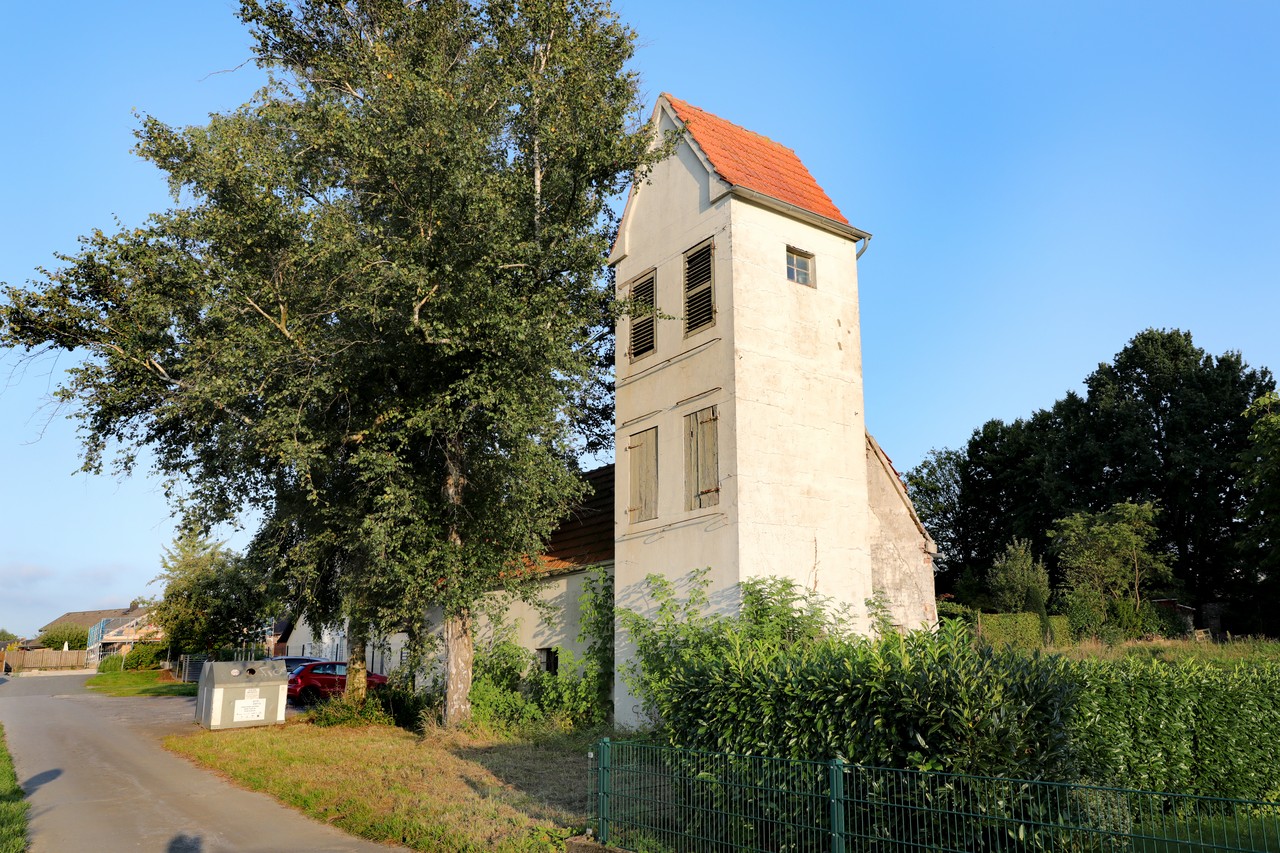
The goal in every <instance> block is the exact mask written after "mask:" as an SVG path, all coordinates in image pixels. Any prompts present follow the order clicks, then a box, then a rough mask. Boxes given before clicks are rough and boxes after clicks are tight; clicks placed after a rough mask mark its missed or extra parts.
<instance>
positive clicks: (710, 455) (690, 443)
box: [684, 406, 720, 509]
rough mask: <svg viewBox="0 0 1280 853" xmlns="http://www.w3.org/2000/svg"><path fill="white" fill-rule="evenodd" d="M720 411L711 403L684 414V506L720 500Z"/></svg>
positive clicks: (688, 507)
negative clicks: (718, 428)
mask: <svg viewBox="0 0 1280 853" xmlns="http://www.w3.org/2000/svg"><path fill="white" fill-rule="evenodd" d="M719 411H720V410H719V407H718V406H709V407H708V408H705V409H701V410H699V411H697V412H694V413H693V414H691V415H685V416H684V487H685V501H684V508H685V509H703V508H705V507H709V506H716V505H717V504H719V503H720V448H719V434H718V432H717V427H718V424H719V420H720V415H719Z"/></svg>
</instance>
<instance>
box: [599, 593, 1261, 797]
mask: <svg viewBox="0 0 1280 853" xmlns="http://www.w3.org/2000/svg"><path fill="white" fill-rule="evenodd" d="M769 583H770V584H771V585H772V586H770V587H769V588H768V589H763V590H762V588H761V587H760V586H759V585H758V584H756V583H755V582H748V583H747V584H746V585H744V586H745V588H746V591H747V597H748V598H753V599H754V601H755V606H754V607H752V608H749V609H748V611H744V613H743V614H740V615H739V616H735V617H728V616H705V615H699V614H698V613H696V612H694V608H686V607H681V606H677V605H675V604H673V602H672V592H671V588H670V587H669V586H668V587H666V588H665V589H662V588H659V589H656V590H654V592H656V599H657V600H658V602H659V604H660V605H661V604H663V603H664V601H665V607H660V614H661V615H660V616H659V617H657V618H654V619H650V620H646V619H643V618H641V617H638V616H636V615H635V614H625V615H624V618H623V623H624V625H625V626H626V628H627V630H628V631H629V632H631V634H632V638H633V640H634V641H635V642H636V649H637V661H636V664H635V666H633V668H632V672H631V678H632V686H633V690H635V691H636V692H637V694H638V695H639V696H640V697H641V699H642V700H643V701H644V703H645V707H646V708H647V709H648V711H649V713H650V715H651V716H652V718H653V722H654V723H655V726H656V727H655V732H656V734H657V735H658V736H659V737H660V738H661V739H663V740H665V741H666V742H668V743H670V744H671V745H673V746H680V747H687V748H693V749H702V750H708V751H714V752H731V753H739V754H750V755H770V756H781V757H787V758H802V759H814V760H824V759H829V758H833V757H837V756H839V757H841V758H843V759H845V760H846V761H849V762H852V763H858V764H867V765H876V766H882V767H900V768H910V769H918V770H946V771H952V772H959V773H969V774H975V775H985V776H1005V777H1015V778H1020V779H1042V780H1055V781H1080V780H1087V781H1091V782H1095V783H1101V784H1108V785H1116V786H1121V787H1135V788H1142V789H1146V790H1155V791H1170V792H1176V793H1194V794H1213V795H1217V796H1227V797H1238V798H1244V799H1277V798H1278V797H1280V666H1277V665H1275V664H1264V665H1241V666H1237V667H1235V668H1233V669H1228V668H1223V667H1214V666H1206V665H1200V664H1195V663H1179V664H1175V665H1171V664H1167V663H1163V662H1159V661H1147V662H1141V661H1131V660H1125V661H1118V662H1108V661H1097V660H1091V661H1070V660H1067V659H1066V658H1063V657H1060V656H1058V655H1044V654H1041V653H1039V652H1030V653H1028V652H1026V651H1019V650H1017V649H1014V648H1009V647H1000V648H997V647H994V646H992V645H991V644H989V643H986V642H983V641H982V640H980V639H975V638H974V636H973V633H972V631H971V630H970V628H969V627H968V626H967V625H965V624H963V623H961V622H960V621H958V620H944V621H943V623H942V625H941V626H940V627H939V628H938V629H937V630H935V631H916V632H912V633H910V634H908V635H906V636H899V635H897V634H895V633H886V634H885V635H884V636H883V637H880V638H878V639H872V638H866V637H859V636H855V635H852V634H851V633H850V632H848V631H847V630H844V623H843V622H841V621H839V620H832V621H831V622H829V623H826V624H823V623H821V621H820V620H817V619H815V617H814V614H815V609H814V605H815V602H814V600H813V599H812V596H810V595H808V594H807V593H805V592H804V591H803V590H798V589H796V588H794V587H791V586H789V585H787V584H786V583H781V584H779V582H777V581H776V580H773V581H769ZM695 589H696V586H695ZM770 594H779V595H783V596H785V597H786V598H787V599H788V600H789V601H791V602H792V603H793V604H794V603H796V602H800V603H801V604H802V605H803V606H802V607H801V609H800V612H801V614H803V615H802V616H801V617H797V618H798V619H802V620H803V621H804V624H803V626H802V627H803V629H804V630H801V631H799V632H798V633H797V632H796V631H794V630H788V629H787V628H786V627H785V625H784V626H783V628H782V630H779V626H778V624H777V620H778V619H779V618H781V619H783V620H784V621H785V620H786V619H787V618H789V617H786V616H785V614H784V615H782V616H781V617H780V616H779V612H780V611H779V610H778V609H776V608H770V607H761V606H760V599H761V597H762V595H763V597H764V598H765V599H767V598H768V597H769V595H770ZM664 596H665V598H664ZM762 613H769V614H770V620H771V622H772V623H773V624H772V625H771V629H770V630H764V627H765V626H763V625H761V624H755V623H754V622H753V620H757V621H758V620H759V617H760V614H762Z"/></svg>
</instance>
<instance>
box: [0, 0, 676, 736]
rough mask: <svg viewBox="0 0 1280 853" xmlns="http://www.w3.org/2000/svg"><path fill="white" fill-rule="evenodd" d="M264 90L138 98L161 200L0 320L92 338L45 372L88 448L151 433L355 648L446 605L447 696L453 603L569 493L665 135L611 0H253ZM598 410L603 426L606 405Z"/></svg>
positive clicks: (198, 496) (453, 714) (11, 297)
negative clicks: (154, 100) (168, 194)
mask: <svg viewBox="0 0 1280 853" xmlns="http://www.w3.org/2000/svg"><path fill="white" fill-rule="evenodd" d="M240 16H241V18H242V19H243V20H244V21H245V22H246V23H247V24H248V25H249V26H250V27H251V28H252V31H253V34H254V36H255V39H256V48H255V51H256V55H257V61H258V63H259V64H260V65H262V66H265V67H266V68H268V69H269V70H270V71H271V72H272V74H273V81H272V83H271V84H270V85H269V86H268V87H267V88H265V89H264V90H263V91H262V92H260V93H259V94H258V96H257V97H256V98H255V99H254V100H253V101H251V102H250V103H248V104H246V105H245V106H243V107H241V108H240V109H238V110H236V111H235V112H232V113H228V114H223V115H215V116H212V117H211V118H210V121H209V122H208V123H207V124H205V125H203V126H199V127H186V128H175V127H170V126H167V125H165V124H163V123H162V122H160V121H158V120H156V119H154V118H146V119H145V120H144V121H143V124H142V127H141V129H140V131H139V143H138V151H139V153H140V154H141V155H142V156H144V157H145V158H147V159H149V160H151V161H152V162H154V163H155V164H156V165H157V166H159V167H160V168H161V169H163V170H164V171H165V172H166V173H167V174H168V176H169V180H170V183H171V186H172V189H173V192H174V197H175V204H176V205H177V206H175V207H174V208H173V209H171V210H169V211H166V212H164V213H160V214H156V215H154V216H152V217H151V218H150V219H149V220H148V221H147V222H146V224H145V225H143V226H142V227H140V228H134V229H126V230H122V231H119V232H118V233H114V234H108V233H104V232H101V231H98V232H94V233H93V234H92V235H90V236H89V237H87V238H84V240H83V247H82V249H81V251H80V252H79V253H78V254H76V255H73V256H67V257H63V258H62V259H61V260H62V265H61V267H60V268H59V269H57V270H56V271H54V272H51V273H46V274H45V277H44V278H43V279H42V280H40V281H37V282H36V283H34V284H32V285H29V286H27V287H7V288H6V290H5V296H6V304H4V305H3V306H2V307H0V321H2V322H3V327H2V328H0V341H2V342H3V343H4V344H6V345H9V346H18V347H26V348H28V349H34V350H39V349H41V348H54V349H63V350H70V351H75V352H77V353H81V354H83V355H84V360H83V362H82V363H81V364H80V365H79V366H78V367H76V368H74V369H73V370H71V371H70V373H69V376H68V380H67V382H66V384H65V385H64V386H63V387H62V388H61V389H60V390H59V392H58V393H59V396H60V397H61V399H62V400H64V401H66V402H67V403H69V404H72V405H73V406H75V410H76V413H77V414H78V415H79V416H80V418H81V420H82V425H83V429H84V436H85V467H86V468H87V469H89V470H99V469H100V468H101V467H102V466H103V464H104V458H105V454H106V453H107V452H108V450H109V449H110V448H111V447H112V446H118V447H120V448H122V449H123V453H122V454H120V455H119V456H117V457H116V459H117V462H118V464H119V466H120V468H121V469H122V470H124V471H126V472H127V471H128V470H130V469H131V467H132V465H133V464H134V459H135V457H134V455H133V454H134V452H135V451H136V450H137V449H138V448H143V447H146V448H150V449H151V450H152V451H153V454H154V458H155V460H156V467H157V468H158V469H159V471H160V472H161V473H162V474H163V475H164V476H166V477H168V478H170V479H171V480H173V481H174V482H175V483H180V484H182V488H181V489H179V490H175V494H181V495H182V507H183V510H184V512H185V513H186V514H187V516H188V517H189V519H190V520H191V521H193V522H195V523H197V524H204V525H207V524H209V523H211V522H215V521H219V520H222V519H226V518H231V517H234V516H236V515H237V514H238V513H240V512H242V511H244V510H246V509H255V510H257V511H258V512H259V513H260V515H261V517H262V518H263V519H264V521H263V524H262V527H261V529H260V530H259V532H258V533H257V535H256V537H255V539H254V541H253V543H252V545H251V546H250V548H249V550H248V558H249V559H250V560H251V561H252V562H253V563H254V564H255V565H257V566H259V567H262V568H263V569H264V570H265V569H266V568H267V567H270V568H271V570H272V571H274V572H276V573H277V575H278V577H280V578H281V579H283V580H286V581H287V582H288V584H289V586H290V588H291V594H292V595H293V597H294V598H296V600H297V601H298V602H299V603H300V605H301V608H302V610H303V612H305V613H306V615H307V616H309V617H310V618H311V619H312V620H313V621H314V622H316V623H318V624H333V623H336V622H338V621H340V620H341V621H345V622H346V624H347V625H348V636H349V639H350V641H351V668H350V673H351V677H350V678H349V679H348V683H349V690H351V691H353V692H356V693H360V692H361V691H362V690H363V666H364V645H363V643H364V641H365V639H366V638H367V637H369V636H372V635H373V634H375V633H377V632H381V631H391V630H399V629H408V630H411V631H413V632H416V633H421V630H422V626H421V624H420V623H421V618H422V613H423V612H424V610H425V609H426V608H427V607H428V606H430V605H437V606H439V607H440V608H441V609H442V611H443V614H444V630H445V636H446V641H447V642H446V645H447V660H448V679H447V691H446V694H447V695H446V717H447V719H448V720H449V721H451V722H452V721H456V720H460V719H462V718H464V717H465V716H466V715H467V714H468V713H469V703H468V699H467V695H468V693H469V689H470V670H471V659H472V650H471V639H470V630H469V629H470V620H471V612H472V608H473V606H474V604H475V603H476V601H477V599H478V598H479V597H480V596H481V595H483V594H484V593H485V592H486V591H488V590H491V589H495V588H503V587H505V588H512V589H515V588H524V586H525V583H526V581H527V576H528V574H529V571H528V565H529V563H528V559H527V555H529V554H534V553H537V552H538V550H539V548H540V546H541V544H542V542H543V541H544V540H545V537H546V536H547V535H549V533H550V531H551V530H552V528H553V526H554V524H555V523H556V521H557V520H558V519H559V518H560V517H562V515H563V514H564V512H565V510H566V508H567V507H568V506H569V505H570V504H571V502H572V501H573V500H575V499H576V498H577V497H578V496H579V494H580V492H581V489H582V486H581V485H580V481H579V479H578V478H577V477H576V476H575V473H574V471H573V464H574V463H573V459H574V458H575V441H576V440H577V437H576V436H577V434H576V433H575V428H577V427H580V426H581V425H582V418H581V417H580V416H581V415H582V414H583V413H584V412H587V411H592V412H598V406H592V405H591V404H593V403H598V401H599V396H598V394H596V393H594V392H597V391H598V390H599V385H598V378H599V377H598V363H599V356H600V352H601V348H602V347H607V346H608V345H609V340H608V336H609V299H610V293H609V289H608V288H607V286H606V283H605V282H604V281H603V279H602V276H601V268H602V261H603V258H604V257H605V254H606V252H607V249H608V246H609V241H610V238H611V235H612V229H613V225H614V223H613V220H612V216H611V214H610V208H609V207H608V204H607V203H608V201H609V200H610V199H611V198H612V197H614V196H615V195H616V194H617V193H618V192H620V190H621V189H622V188H623V187H624V186H625V184H626V182H627V181H628V180H630V179H631V178H632V176H633V174H634V173H635V172H636V171H637V170H640V169H642V168H643V167H644V166H645V164H646V163H647V162H648V161H649V160H651V159H652V158H654V157H655V156H657V155H656V153H654V152H650V151H649V146H648V141H649V137H648V135H647V134H646V133H645V132H644V131H643V129H642V128H641V126H640V124H639V122H638V112H637V110H638V106H639V105H638V102H637V90H636V80H635V78H634V76H633V75H632V74H630V73H629V72H627V71H625V70H624V64H625V63H626V61H627V60H628V58H629V57H630V55H631V50H632V41H633V33H632V32H631V31H630V30H629V29H627V28H626V27H624V26H622V25H621V24H620V23H619V22H618V21H617V19H616V17H615V16H614V15H613V14H612V12H611V11H610V10H609V8H608V6H607V4H606V3H605V2H602V0H530V2H520V3H515V2H512V0H470V1H469V2H468V0H426V2H416V3H406V2H403V0H358V2H334V0H329V2H326V0H298V2H294V3H285V2H277V0H244V2H243V3H242V5H241V10H240ZM594 425H595V426H597V427H600V426H602V424H600V423H598V422H597V423H595V424H594Z"/></svg>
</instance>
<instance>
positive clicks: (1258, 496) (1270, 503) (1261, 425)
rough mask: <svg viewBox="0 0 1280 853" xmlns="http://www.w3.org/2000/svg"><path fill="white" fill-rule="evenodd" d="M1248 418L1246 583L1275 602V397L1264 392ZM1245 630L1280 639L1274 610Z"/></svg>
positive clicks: (1278, 411)
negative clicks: (1248, 523)
mask: <svg viewBox="0 0 1280 853" xmlns="http://www.w3.org/2000/svg"><path fill="white" fill-rule="evenodd" d="M1245 416H1246V417H1247V418H1249V421H1250V427H1249V446H1248V448H1246V450H1245V451H1244V452H1243V453H1242V454H1241V460H1240V461H1241V469H1242V470H1243V472H1244V480H1245V483H1246V485H1247V486H1248V488H1249V490H1250V491H1249V493H1248V494H1249V501H1248V505H1247V506H1246V512H1247V517H1248V518H1249V520H1250V521H1251V522H1252V524H1253V526H1252V528H1251V530H1250V535H1249V537H1248V539H1247V540H1246V541H1245V542H1244V552H1245V554H1247V559H1248V560H1249V561H1250V562H1251V563H1252V566H1251V567H1250V568H1249V570H1248V577H1249V578H1250V579H1251V580H1253V581H1254V583H1255V584H1257V586H1258V587H1260V589H1259V590H1258V591H1257V595H1258V597H1259V598H1261V599H1262V600H1264V601H1272V602H1274V601H1277V600H1280V549H1277V548H1276V547H1275V543H1277V542H1280V395H1278V394H1276V392H1275V391H1269V392H1267V393H1266V394H1264V395H1262V396H1261V397H1259V398H1258V399H1257V400H1255V401H1254V402H1253V404H1252V405H1251V406H1250V407H1249V409H1248V411H1246V412H1245ZM1246 629H1248V630H1253V631H1266V632H1267V633H1269V634H1271V635H1272V636H1280V616H1277V614H1276V612H1275V608H1268V609H1267V610H1266V611H1264V612H1261V613H1258V614H1257V617H1256V618H1255V619H1254V620H1253V621H1251V622H1250V623H1248V624H1247V625H1246Z"/></svg>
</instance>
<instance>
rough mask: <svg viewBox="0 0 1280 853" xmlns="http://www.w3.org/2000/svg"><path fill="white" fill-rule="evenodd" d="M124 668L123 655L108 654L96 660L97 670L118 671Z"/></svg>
mask: <svg viewBox="0 0 1280 853" xmlns="http://www.w3.org/2000/svg"><path fill="white" fill-rule="evenodd" d="M122 669H124V655H108V656H107V657H105V658H103V659H102V660H100V661H98V672H120V671H121V670H122Z"/></svg>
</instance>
